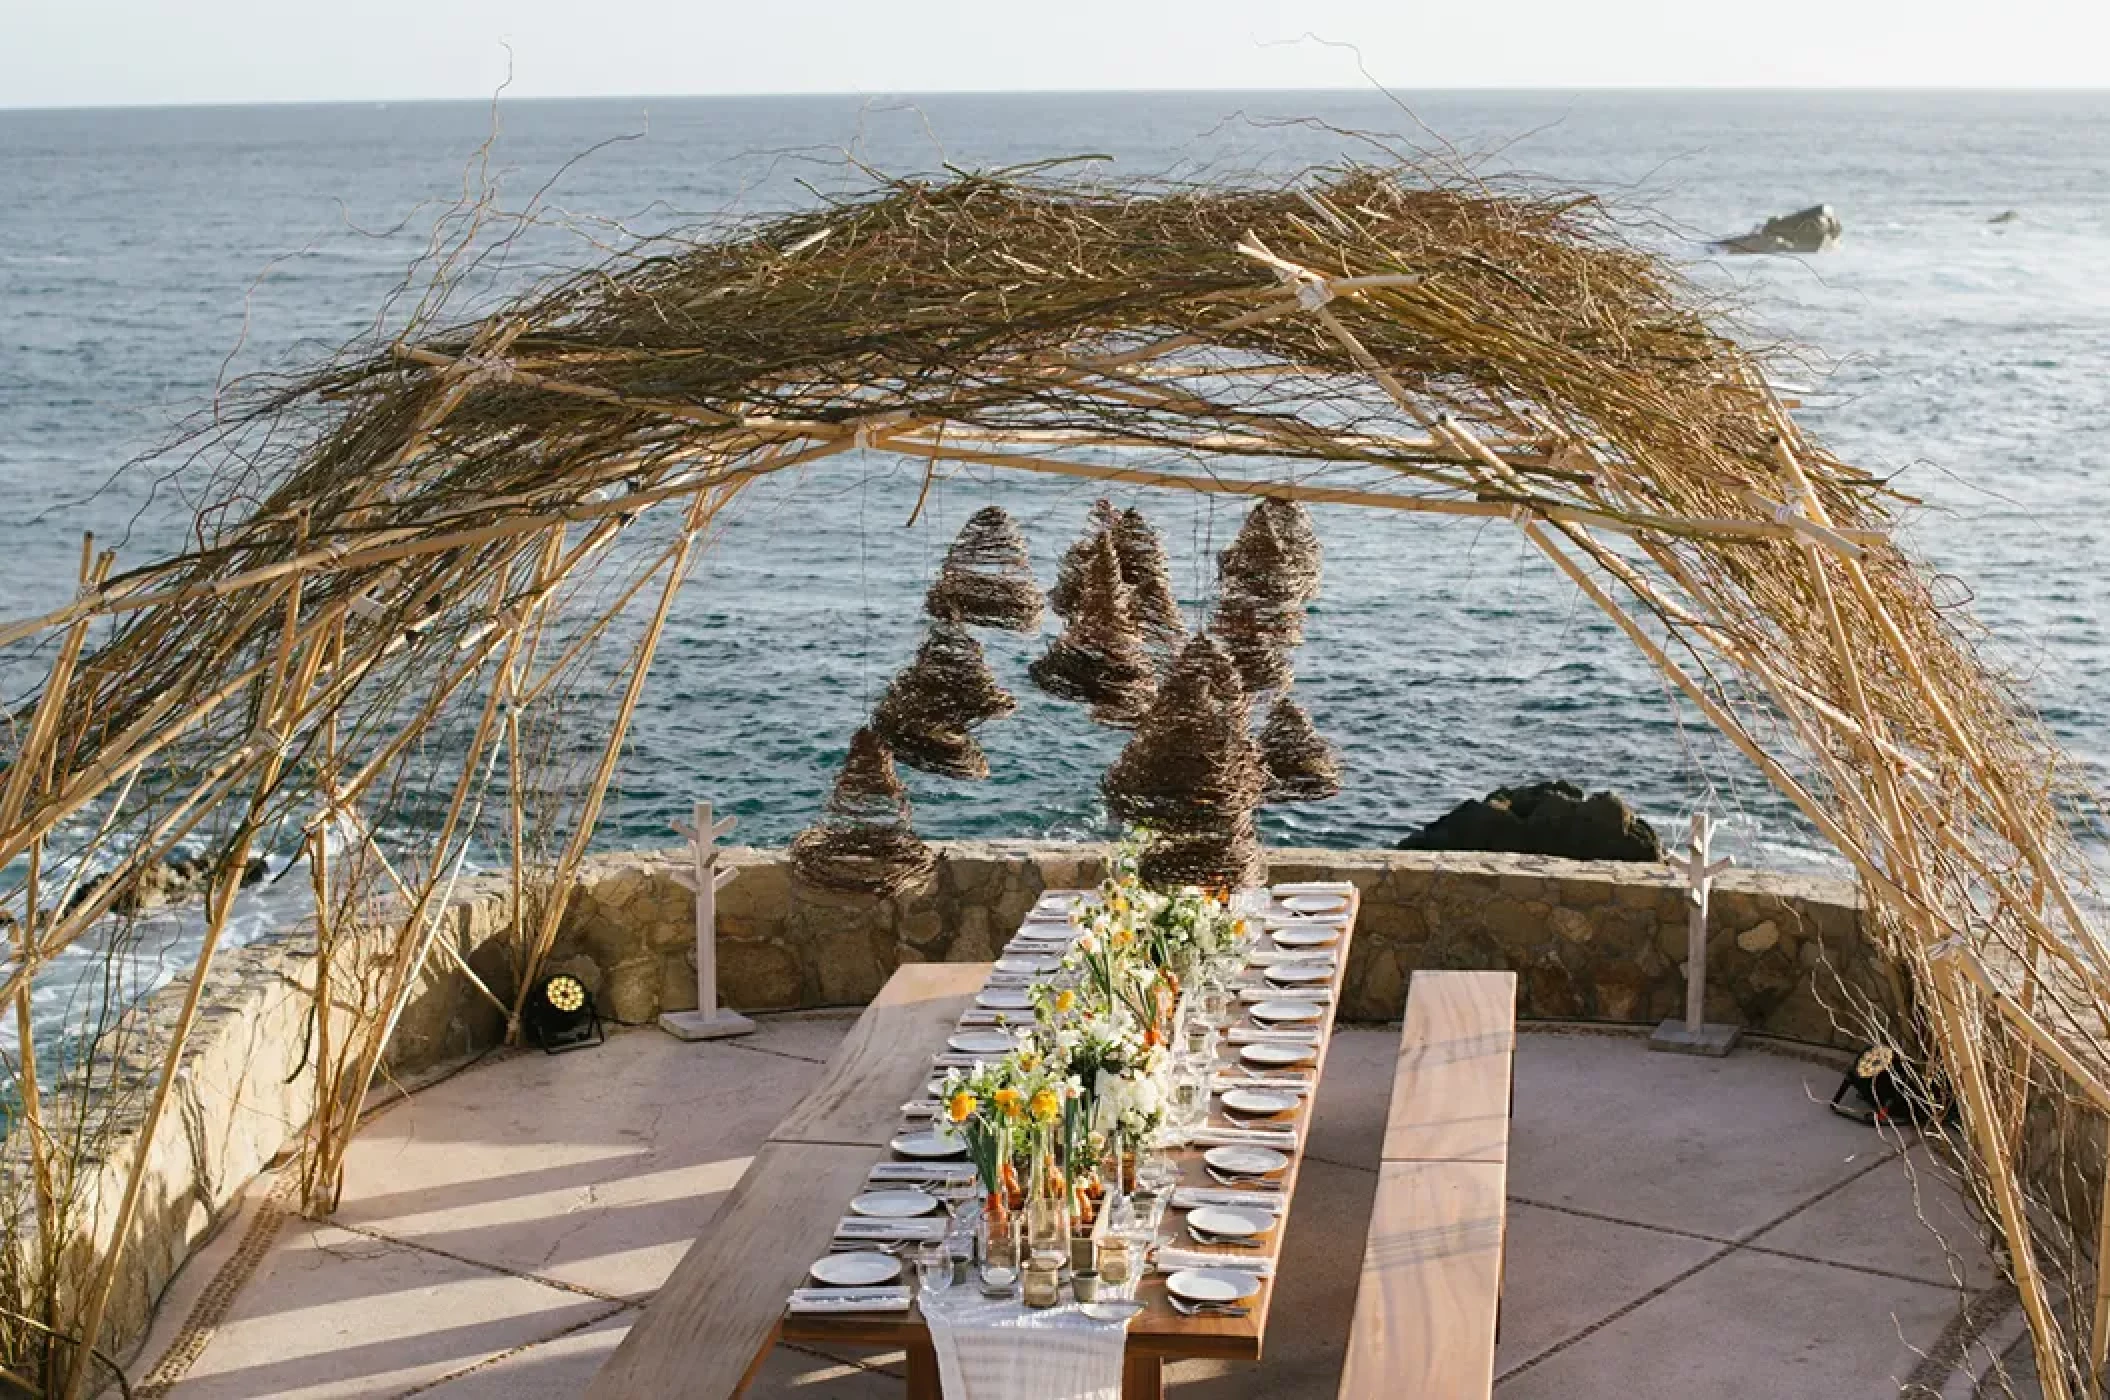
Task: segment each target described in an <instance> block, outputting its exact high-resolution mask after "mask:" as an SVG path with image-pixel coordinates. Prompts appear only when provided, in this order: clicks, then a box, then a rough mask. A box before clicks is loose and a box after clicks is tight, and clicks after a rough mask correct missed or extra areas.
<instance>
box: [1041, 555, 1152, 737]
mask: <svg viewBox="0 0 2110 1400" xmlns="http://www.w3.org/2000/svg"><path fill="white" fill-rule="evenodd" d="M1027 674H1028V675H1030V676H1031V677H1032V678H1033V683H1034V684H1035V685H1037V686H1039V687H1040V688H1041V689H1042V690H1045V691H1046V692H1048V694H1050V695H1053V696H1056V697H1057V698H1059V699H1063V700H1075V701H1078V702H1080V703H1083V704H1087V705H1090V706H1091V707H1092V718H1093V719H1095V720H1097V721H1098V722H1099V723H1101V724H1110V725H1114V726H1117V727H1126V726H1128V725H1132V724H1134V723H1135V722H1136V721H1137V720H1139V719H1141V718H1142V717H1143V714H1144V712H1145V711H1146V710H1148V709H1149V708H1150V701H1151V697H1152V696H1153V695H1154V694H1155V683H1154V681H1153V680H1152V677H1151V669H1150V661H1149V658H1148V657H1147V656H1146V655H1145V654H1144V651H1143V639H1142V637H1141V635H1140V634H1139V633H1138V632H1137V631H1136V625H1135V619H1134V618H1133V617H1132V616H1131V615H1130V613H1129V603H1128V585H1127V584H1125V583H1123V582H1122V581H1121V563H1120V559H1119V556H1118V555H1117V554H1116V553H1115V551H1114V538H1113V532H1112V531H1111V530H1102V531H1100V532H1099V534H1098V535H1097V536H1096V537H1095V540H1094V542H1093V545H1092V551H1091V556H1090V559H1089V561H1088V563H1087V564H1086V566H1085V567H1084V569H1083V570H1082V573H1081V576H1080V577H1079V579H1078V581H1077V589H1076V600H1075V604H1074V608H1073V611H1072V612H1071V613H1070V617H1069V622H1068V625H1066V626H1065V627H1064V628H1063V629H1062V635H1061V636H1059V637H1057V638H1056V639H1055V640H1054V641H1053V642H1051V643H1050V644H1049V646H1048V649H1047V651H1046V652H1045V653H1043V654H1042V655H1041V657H1040V659H1039V660H1037V661H1035V662H1034V663H1033V664H1032V665H1031V666H1030V667H1028V668H1027Z"/></svg>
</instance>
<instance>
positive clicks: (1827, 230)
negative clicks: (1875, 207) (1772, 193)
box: [1715, 204, 1845, 253]
mask: <svg viewBox="0 0 2110 1400" xmlns="http://www.w3.org/2000/svg"><path fill="white" fill-rule="evenodd" d="M1843 232H1845V227H1844V226H1843V225H1842V224H1840V222H1839V216H1838V215H1837V214H1834V213H1833V212H1832V206H1831V205H1829V204H1814V205H1811V206H1810V207H1809V208H1807V209H1799V210H1797V211H1796V212H1795V213H1793V214H1782V215H1781V216H1780V217H1779V218H1777V219H1768V220H1766V221H1765V222H1764V223H1763V224H1761V225H1759V226H1758V227H1757V228H1756V229H1754V230H1752V231H1751V232H1750V233H1746V234H1740V235H1738V236H1737V237H1735V238H1725V239H1723V240H1722V241H1721V242H1720V243H1718V244H1716V245H1715V246H1716V247H1718V248H1721V249H1724V250H1726V251H1728V252H1731V253H1821V252H1823V251H1824V250H1825V249H1827V248H1829V247H1831V246H1832V245H1833V244H1834V243H1837V242H1838V241H1839V235H1840V234H1841V233H1843Z"/></svg>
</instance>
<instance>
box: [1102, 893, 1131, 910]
mask: <svg viewBox="0 0 2110 1400" xmlns="http://www.w3.org/2000/svg"><path fill="white" fill-rule="evenodd" d="M1107 907H1108V908H1109V909H1112V910H1113V911H1114V912H1115V913H1116V914H1126V913H1127V912H1128V896H1127V895H1125V894H1117V895H1115V896H1114V897H1113V899H1112V901H1111V902H1110V903H1109V904H1108V905H1107Z"/></svg>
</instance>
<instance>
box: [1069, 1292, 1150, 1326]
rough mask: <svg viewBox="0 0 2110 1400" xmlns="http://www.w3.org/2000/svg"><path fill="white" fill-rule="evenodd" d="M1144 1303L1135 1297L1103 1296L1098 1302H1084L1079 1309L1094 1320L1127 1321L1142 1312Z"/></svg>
mask: <svg viewBox="0 0 2110 1400" xmlns="http://www.w3.org/2000/svg"><path fill="white" fill-rule="evenodd" d="M1143 1309H1144V1304H1142V1303H1139V1302H1137V1301H1136V1300H1135V1299H1133V1298H1103V1299H1101V1300H1100V1301H1098V1302H1096V1303H1083V1304H1080V1305H1079V1306H1078V1308H1077V1311H1079V1312H1081V1313H1083V1314H1084V1315H1085V1316H1086V1317H1088V1318H1090V1319H1091V1320H1092V1321H1094V1322H1126V1321H1128V1320H1129V1319H1130V1318H1132V1317H1134V1316H1136V1315H1137V1314H1138V1313H1140V1312H1142V1311H1143Z"/></svg>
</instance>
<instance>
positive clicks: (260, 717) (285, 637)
mask: <svg viewBox="0 0 2110 1400" xmlns="http://www.w3.org/2000/svg"><path fill="white" fill-rule="evenodd" d="M300 598H301V579H300V577H299V576H298V575H296V576H295V578H294V580H293V585H292V587H291V588H290V589H289V590H288V593H287V599H286V620H285V629H284V631H283V633H282V635H281V640H280V645H279V649H278V653H277V656H276V657H275V659H274V662H273V665H272V668H271V672H270V674H269V676H268V677H267V678H266V679H265V682H264V686H265V689H264V695H263V698H262V700H261V702H260V703H259V704H258V706H257V722H256V728H257V732H258V735H259V737H271V736H272V735H273V730H272V726H273V725H274V724H275V723H277V721H278V713H277V712H278V709H279V704H280V696H281V692H282V687H283V686H284V683H285V680H286V674H287V670H288V668H289V666H290V664H291V662H292V659H293V658H292V655H291V653H292V649H293V645H294V639H295V638H296V637H297V636H298V635H299V623H300ZM285 755H286V748H285V746H284V744H283V742H274V743H273V745H272V747H271V756H270V757H269V758H268V759H267V760H266V761H265V772H264V776H263V777H262V778H260V779H259V780H258V782H257V784H256V791H255V795H254V796H253V797H252V798H251V800H250V804H249V811H248V813H247V814H246V815H245V816H244V818H243V820H242V823H241V825H240V826H239V827H238V828H237V829H236V832H235V835H234V838H233V840H232V841H230V843H229V845H228V849H227V853H226V855H225V857H224V858H223V859H222V861H221V863H220V869H219V872H218V878H217V880H216V882H215V884H214V886H213V890H212V895H211V903H210V905H209V909H208V913H207V917H206V924H205V934H204V938H203V940H202V941H201V942H200V944H199V948H198V957H197V964H196V966H195V968H194V969H193V971H192V973H191V980H190V987H189V989H188V990H187V991H186V992H185V994H184V998H183V1007H182V1010H181V1011H179V1012H178V1013H177V1017H176V1024H175V1026H174V1027H173V1028H172V1029H171V1030H170V1033H169V1046H168V1050H167V1053H166V1054H165V1055H164V1057H163V1060H162V1066H161V1077H160V1079H159V1080H158V1081H157V1082H156V1083H155V1086H154V1093H153V1097H152V1099H151V1100H150V1101H149V1103H148V1105H147V1111H146V1115H145V1117H144V1118H143V1119H142V1120H141V1121H140V1124H139V1127H138V1129H137V1134H138V1137H137V1141H136V1143H135V1145H134V1147H133V1153H132V1165H131V1168H130V1170H129V1171H128V1172H127V1173H126V1176H125V1189H124V1194H123V1196H122V1197H120V1198H119V1201H118V1206H117V1215H116V1218H115V1220H114V1221H113V1222H112V1224H111V1230H110V1249H109V1252H108V1253H107V1254H106V1255H104V1256H103V1258H102V1259H101V1261H100V1267H99V1268H98V1269H97V1271H96V1275H95V1279H94V1282H93V1283H92V1284H90V1286H89V1291H88V1298H87V1305H86V1307H85V1308H84V1309H83V1312H82V1319H81V1329H80V1341H79V1344H78V1345H77V1346H76V1348H75V1351H74V1357H73V1364H72V1366H71V1367H69V1368H68V1370H67V1373H66V1382H65V1387H64V1389H63V1391H62V1392H61V1395H60V1400H80V1396H81V1394H82V1390H83V1387H85V1386H86V1384H87V1381H88V1374H89V1372H90V1370H91V1369H92V1367H93V1364H94V1361H93V1357H94V1347H95V1343H96V1339H97V1337H98V1336H99V1335H100V1334H101V1332H102V1325H103V1314H104V1311H105V1310H106V1309H107V1308H108V1307H109V1304H110V1294H111V1292H112V1290H113V1289H114V1288H115V1286H116V1283H117V1269H118V1265H119V1263H120V1262H122V1260H123V1258H124V1248H125V1239H126V1236H128V1235H129V1234H130V1233H131V1231H132V1218H133V1216H134V1214H135V1213H136V1212H137V1211H138V1209H139V1197H140V1193H141V1191H142V1189H143V1188H144V1187H145V1185H146V1176H147V1163H148V1160H149V1158H150V1157H151V1156H152V1155H153V1149H154V1137H155V1134H156V1132H157V1131H158V1130H159V1128H160V1126H161V1118H162V1115H163V1113H164V1112H165V1111H166V1110H167V1108H168V1101H169V1097H170V1095H171V1094H172V1093H173V1092H174V1090H175V1087H176V1080H177V1076H178V1072H179V1071H180V1070H181V1069H182V1067H183V1051H184V1048H185V1046H186V1045H187V1044H188V1042H189V1040H190V1031H191V1027H192V1025H193V1024H195V1022H196V1021H197V1016H198V1004H199V1002H200V1000H201V999H202V998H203V996H204V992H205V982H206V979H207V978H208V977H209V976H210V975H211V973H212V964H213V955H214V954H215V953H216V952H217V951H218V950H219V945H220V935H221V934H222V933H223V932H224V931H225V930H226V927H227V918H228V915H229V914H231V913H232V912H233V910H234V897H235V894H236V893H237V892H238V891H239V890H240V889H241V886H242V879H241V874H242V867H243V866H244V865H245V864H246V863H247V861H248V858H249V844H250V841H251V840H252V838H253V837H254V836H255V834H256V831H257V828H258V826H259V824H260V822H261V820H262V817H263V813H264V804H265V802H266V800H267V799H268V797H269V795H270V792H271V789H272V787H273V785H274V784H275V783H276V781H277V778H278V769H279V765H280V764H281V763H283V762H284V759H285Z"/></svg>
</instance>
